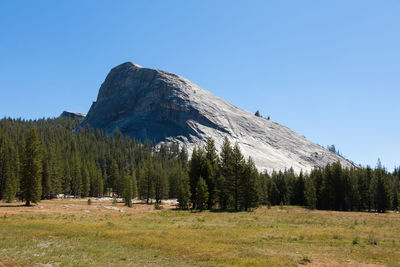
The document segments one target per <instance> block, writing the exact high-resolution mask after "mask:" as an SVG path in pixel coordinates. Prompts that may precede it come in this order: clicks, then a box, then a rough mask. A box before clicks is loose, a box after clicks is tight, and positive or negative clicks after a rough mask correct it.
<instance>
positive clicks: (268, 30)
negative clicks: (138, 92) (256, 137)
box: [0, 0, 400, 170]
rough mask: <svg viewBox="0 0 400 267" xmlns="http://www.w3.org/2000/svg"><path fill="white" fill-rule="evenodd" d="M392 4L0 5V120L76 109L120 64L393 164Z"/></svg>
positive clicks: (396, 58)
mask: <svg viewBox="0 0 400 267" xmlns="http://www.w3.org/2000/svg"><path fill="white" fill-rule="evenodd" d="M399 14H400V1H398V0H384V1H376V0H370V1H369V0H359V1H357V0H352V1H348V0H343V1H339V0H335V1H318V0H314V1H307V0H302V1H297V0H292V1H282V0H276V1H267V0H259V1H256V0H251V1H244V0H242V1H232V0H226V1H223V0H218V1H216V0H207V1H206V0H202V1H187V0H181V1H174V0H169V1H162V0H158V1H152V0H143V1H121V0H119V1H111V0H109V1H99V0H93V1H84V0H80V1H41V0H36V1H18V0H17V1H11V0H9V1H6V0H4V1H1V2H0V82H1V84H0V90H1V97H0V116H1V117H3V116H10V117H14V118H16V117H22V118H41V117H55V116H58V115H59V114H60V113H61V112H62V111H63V110H72V111H77V112H83V113H86V112H87V111H88V109H89V107H90V105H91V103H92V101H94V100H95V99H96V97H97V92H98V89H99V87H100V85H101V83H102V82H103V81H104V78H105V76H106V75H107V73H108V71H109V70H110V68H112V67H113V66H116V65H118V64H120V63H123V62H126V61H133V62H135V63H137V64H139V65H142V66H145V67H151V68H159V69H164V70H167V71H170V72H174V73H177V74H179V75H182V76H184V77H186V78H188V79H190V80H192V81H194V82H195V83H197V84H199V85H200V86H201V87H203V88H205V89H207V90H209V91H211V92H212V93H214V94H215V95H217V96H220V97H222V98H225V99H227V100H229V101H230V102H232V103H234V104H236V105H238V106H240V107H242V108H244V109H246V110H248V111H251V112H255V111H256V110H257V109H259V110H260V112H261V114H263V115H265V116H267V115H270V116H271V118H272V120H274V121H276V122H278V123H281V124H284V125H286V126H288V127H289V128H291V129H293V130H295V131H296V132H298V133H300V134H301V135H304V136H306V137H307V138H308V139H310V140H312V141H314V142H316V143H319V144H321V145H324V146H326V145H328V144H335V145H336V147H337V148H338V149H339V150H340V151H341V152H342V153H343V154H344V155H345V156H346V157H348V158H350V159H352V160H354V161H355V162H357V163H360V164H363V165H366V164H370V165H372V166H375V164H376V161H377V158H378V157H380V158H381V160H382V162H383V163H384V164H385V165H386V167H388V169H390V170H391V169H393V167H394V166H397V165H400V152H399V151H400V140H399V139H400V138H399V137H400V123H399V121H400V111H399V105H400V15H399Z"/></svg>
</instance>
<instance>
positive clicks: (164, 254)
mask: <svg viewBox="0 0 400 267" xmlns="http://www.w3.org/2000/svg"><path fill="white" fill-rule="evenodd" d="M19 204H20V203H16V204H11V205H10V204H6V203H0V266H33V265H36V266H299V265H301V266H400V214H398V213H394V212H390V213H386V214H375V213H366V212H334V211H310V210H307V209H304V208H301V207H293V206H283V207H280V206H277V207H272V208H270V209H268V208H267V207H261V208H258V209H256V210H255V211H253V212H211V211H203V212H190V211H179V210H174V207H171V206H169V205H168V204H165V205H163V206H164V208H163V210H155V209H154V206H153V205H146V204H135V205H134V207H133V208H127V207H126V206H123V204H122V203H117V204H113V203H112V201H111V200H109V201H101V202H100V201H96V200H93V201H92V204H91V205H88V204H87V200H85V199H82V200H73V199H71V200H47V201H42V202H40V203H39V204H38V205H36V206H33V207H25V206H18V205H19Z"/></svg>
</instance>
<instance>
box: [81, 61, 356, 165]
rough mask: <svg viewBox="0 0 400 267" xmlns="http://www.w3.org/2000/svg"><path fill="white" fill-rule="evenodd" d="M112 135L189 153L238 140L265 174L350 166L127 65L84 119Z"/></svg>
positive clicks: (179, 82)
mask: <svg viewBox="0 0 400 267" xmlns="http://www.w3.org/2000/svg"><path fill="white" fill-rule="evenodd" d="M86 124H89V125H90V126H92V127H94V128H102V129H104V130H105V131H106V132H109V133H111V132H112V131H113V130H114V129H115V128H116V127H118V128H119V130H120V131H121V132H122V133H123V134H125V135H129V136H132V137H136V138H139V139H141V140H150V141H156V142H157V143H160V142H179V143H181V144H184V145H186V146H187V148H188V150H189V151H191V150H192V149H193V147H194V146H195V145H201V144H203V142H204V141H205V139H206V138H207V137H212V138H214V139H215V141H216V146H217V148H219V147H220V146H221V144H222V141H223V138H224V136H227V137H228V138H229V139H230V140H231V141H232V142H233V143H234V142H238V143H239V146H240V147H241V149H242V152H243V154H244V155H245V156H246V157H248V156H251V157H252V158H253V159H254V161H255V163H256V165H257V167H258V168H259V169H261V170H268V171H272V170H273V169H275V170H279V169H285V168H290V167H293V168H294V170H295V171H296V172H299V171H300V170H303V171H310V170H311V169H312V168H314V167H317V166H325V165H326V164H327V163H333V162H336V161H340V162H341V163H342V164H343V165H344V166H351V165H352V163H351V162H349V161H347V160H345V159H344V158H342V157H340V156H338V155H336V154H334V153H332V152H330V151H328V150H326V149H325V148H323V147H321V146H319V145H317V144H314V143H312V142H310V141H308V140H307V139H306V138H304V137H302V136H300V135H299V134H297V133H295V132H293V131H291V130H290V129H289V128H287V127H285V126H282V125H280V124H278V123H275V122H273V121H270V120H267V119H265V118H261V117H256V116H255V115H254V114H252V113H250V112H247V111H245V110H243V109H241V108H239V107H237V106H235V105H233V104H231V103H229V102H227V101H225V100H224V99H221V98H219V97H217V96H215V95H213V94H211V93H210V92H209V91H207V90H204V89H202V88H200V87H199V86H197V85H196V84H194V83H192V82H191V81H189V80H187V79H185V78H182V77H180V76H178V75H175V74H172V73H169V72H166V71H162V70H155V69H148V68H143V67H141V66H139V65H136V64H134V63H130V62H127V63H124V64H121V65H119V66H117V67H115V68H113V69H112V70H111V71H110V73H109V74H108V75H107V78H106V80H105V81H104V83H103V84H102V85H101V87H100V91H99V94H98V97H97V101H96V102H93V104H92V106H91V108H90V110H89V112H88V114H87V116H86V118H85V120H84V121H83V122H82V124H81V126H82V127H84V126H85V125H86Z"/></svg>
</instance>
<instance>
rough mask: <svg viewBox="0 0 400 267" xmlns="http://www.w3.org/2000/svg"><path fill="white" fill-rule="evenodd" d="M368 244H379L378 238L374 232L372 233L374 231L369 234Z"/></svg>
mask: <svg viewBox="0 0 400 267" xmlns="http://www.w3.org/2000/svg"><path fill="white" fill-rule="evenodd" d="M368 244H369V245H374V246H376V245H378V241H377V240H376V238H375V236H374V234H372V233H371V234H369V236H368Z"/></svg>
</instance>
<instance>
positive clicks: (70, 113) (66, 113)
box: [60, 110, 86, 119]
mask: <svg viewBox="0 0 400 267" xmlns="http://www.w3.org/2000/svg"><path fill="white" fill-rule="evenodd" d="M85 117H86V114H83V113H78V112H73V111H69V110H65V111H63V113H61V115H60V118H73V119H83V118H85Z"/></svg>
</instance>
